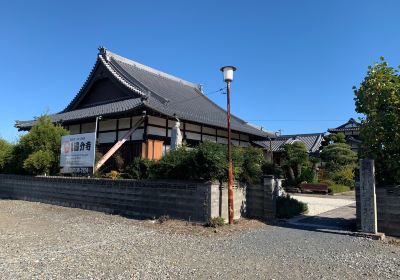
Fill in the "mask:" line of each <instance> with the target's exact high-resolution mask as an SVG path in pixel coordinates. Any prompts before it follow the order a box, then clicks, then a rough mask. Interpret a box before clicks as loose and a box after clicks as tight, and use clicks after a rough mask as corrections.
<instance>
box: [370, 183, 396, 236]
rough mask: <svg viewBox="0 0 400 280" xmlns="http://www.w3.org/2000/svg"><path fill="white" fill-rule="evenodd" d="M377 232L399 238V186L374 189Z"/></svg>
mask: <svg viewBox="0 0 400 280" xmlns="http://www.w3.org/2000/svg"><path fill="white" fill-rule="evenodd" d="M376 204H377V214H378V231H379V232H383V233H385V234H387V235H391V236H398V237H400V186H387V187H377V188H376Z"/></svg>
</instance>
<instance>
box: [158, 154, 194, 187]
mask: <svg viewBox="0 0 400 280" xmlns="http://www.w3.org/2000/svg"><path fill="white" fill-rule="evenodd" d="M193 169H194V162H193V152H192V151H190V150H187V149H186V147H180V148H178V149H176V150H171V151H169V152H168V153H167V154H166V155H165V156H164V157H163V158H162V159H161V160H159V161H158V162H156V163H155V164H154V166H152V168H151V170H152V171H151V172H152V173H153V174H154V176H155V177H156V178H166V179H191V178H192V177H193V175H194V174H193Z"/></svg>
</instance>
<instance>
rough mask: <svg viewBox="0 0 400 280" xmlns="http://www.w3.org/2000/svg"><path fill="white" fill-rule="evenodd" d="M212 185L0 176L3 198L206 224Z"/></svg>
mask: <svg viewBox="0 0 400 280" xmlns="http://www.w3.org/2000/svg"><path fill="white" fill-rule="evenodd" d="M210 188H211V183H198V182H174V181H136V180H107V179H87V178H68V177H30V176H15V175H0V198H11V199H21V200H28V201H37V202H44V203H50V204H55V205H61V206H67V207H76V208H82V209H90V210H95V211H101V212H106V213H110V214H119V215H124V216H129V217H143V218H153V217H159V216H161V215H169V216H171V217H173V218H178V219H185V220H193V221H201V222H203V221H206V220H208V218H209V217H210V207H209V204H210Z"/></svg>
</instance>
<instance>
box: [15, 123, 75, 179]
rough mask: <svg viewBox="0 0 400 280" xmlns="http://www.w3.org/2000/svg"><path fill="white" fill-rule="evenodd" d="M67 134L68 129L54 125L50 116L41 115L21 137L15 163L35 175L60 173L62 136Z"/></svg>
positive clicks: (16, 150)
mask: <svg viewBox="0 0 400 280" xmlns="http://www.w3.org/2000/svg"><path fill="white" fill-rule="evenodd" d="M67 134H68V131H67V130H66V129H64V128H63V127H62V126H60V125H58V124H57V125H54V124H53V123H52V121H51V118H50V117H49V116H41V117H39V118H38V119H37V120H36V124H35V125H34V126H33V127H32V128H31V130H30V131H29V132H28V133H27V134H25V135H23V136H21V138H20V139H19V143H18V144H17V145H16V147H15V149H14V152H13V156H14V164H15V165H20V166H22V168H23V170H25V171H26V172H28V173H31V174H35V175H36V174H43V173H50V174H55V173H58V171H59V158H60V147H61V137H62V136H64V135H67ZM17 169H18V168H17Z"/></svg>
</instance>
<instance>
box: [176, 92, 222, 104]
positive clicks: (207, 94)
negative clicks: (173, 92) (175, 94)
mask: <svg viewBox="0 0 400 280" xmlns="http://www.w3.org/2000/svg"><path fill="white" fill-rule="evenodd" d="M223 90H225V88H220V89H218V90H215V91H211V92H208V93H202V94H201V95H198V96H195V97H193V98H188V99H185V100H180V101H176V102H169V103H168V105H170V104H181V103H185V102H189V101H192V100H195V99H197V98H201V97H203V96H210V95H214V94H217V93H224V92H222V91H223Z"/></svg>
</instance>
